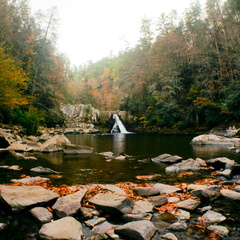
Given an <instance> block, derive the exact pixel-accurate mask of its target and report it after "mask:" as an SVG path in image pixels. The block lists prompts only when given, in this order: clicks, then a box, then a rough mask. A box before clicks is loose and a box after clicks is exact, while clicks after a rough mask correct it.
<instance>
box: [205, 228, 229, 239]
mask: <svg viewBox="0 0 240 240" xmlns="http://www.w3.org/2000/svg"><path fill="white" fill-rule="evenodd" d="M207 229H208V230H210V231H213V232H215V233H216V234H218V235H219V236H220V237H226V236H227V235H228V234H229V230H228V229H227V228H226V227H224V226H217V225H211V226H209V227H207Z"/></svg>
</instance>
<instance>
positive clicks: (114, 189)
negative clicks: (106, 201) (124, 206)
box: [101, 184, 126, 195]
mask: <svg viewBox="0 0 240 240" xmlns="http://www.w3.org/2000/svg"><path fill="white" fill-rule="evenodd" d="M101 187H102V188H104V189H107V190H109V191H112V192H114V193H116V194H121V195H125V194H126V193H125V192H124V190H123V189H121V188H119V187H117V186H115V185H113V184H105V185H101Z"/></svg>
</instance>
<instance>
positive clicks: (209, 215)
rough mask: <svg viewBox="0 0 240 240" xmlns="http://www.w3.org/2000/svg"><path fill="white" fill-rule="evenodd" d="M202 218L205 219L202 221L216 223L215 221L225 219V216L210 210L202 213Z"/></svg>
mask: <svg viewBox="0 0 240 240" xmlns="http://www.w3.org/2000/svg"><path fill="white" fill-rule="evenodd" d="M203 218H204V219H205V220H204V222H207V223H217V222H222V221H224V220H226V217H225V216H223V215H222V214H221V213H218V212H214V211H211V210H209V211H207V212H206V213H205V214H203Z"/></svg>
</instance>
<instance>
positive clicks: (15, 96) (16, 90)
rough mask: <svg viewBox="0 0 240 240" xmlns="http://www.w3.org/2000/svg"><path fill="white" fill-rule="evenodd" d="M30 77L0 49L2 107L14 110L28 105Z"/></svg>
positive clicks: (0, 96)
mask: <svg viewBox="0 0 240 240" xmlns="http://www.w3.org/2000/svg"><path fill="white" fill-rule="evenodd" d="M27 80H28V77H27V75H26V74H25V73H24V71H23V70H22V69H21V68H20V67H19V66H18V63H17V61H15V60H14V59H13V58H12V57H10V56H9V55H7V54H5V53H4V51H3V48H2V47H0V107H1V108H5V109H6V108H8V109H9V110H10V109H13V108H15V107H18V106H21V105H26V104H28V99H27V96H26V95H25V92H26V90H27V88H28V86H27Z"/></svg>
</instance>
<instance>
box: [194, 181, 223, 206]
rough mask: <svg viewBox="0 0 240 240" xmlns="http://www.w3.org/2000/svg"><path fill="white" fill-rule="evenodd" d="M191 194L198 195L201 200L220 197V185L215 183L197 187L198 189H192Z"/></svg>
mask: <svg viewBox="0 0 240 240" xmlns="http://www.w3.org/2000/svg"><path fill="white" fill-rule="evenodd" d="M191 195H192V196H194V197H198V198H200V199H201V202H204V201H205V202H206V201H208V202H212V201H214V200H216V199H217V198H218V197H220V195H221V194H220V187H219V186H216V185H212V186H209V187H207V188H206V189H203V190H201V189H199V190H193V191H192V192H191Z"/></svg>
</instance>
